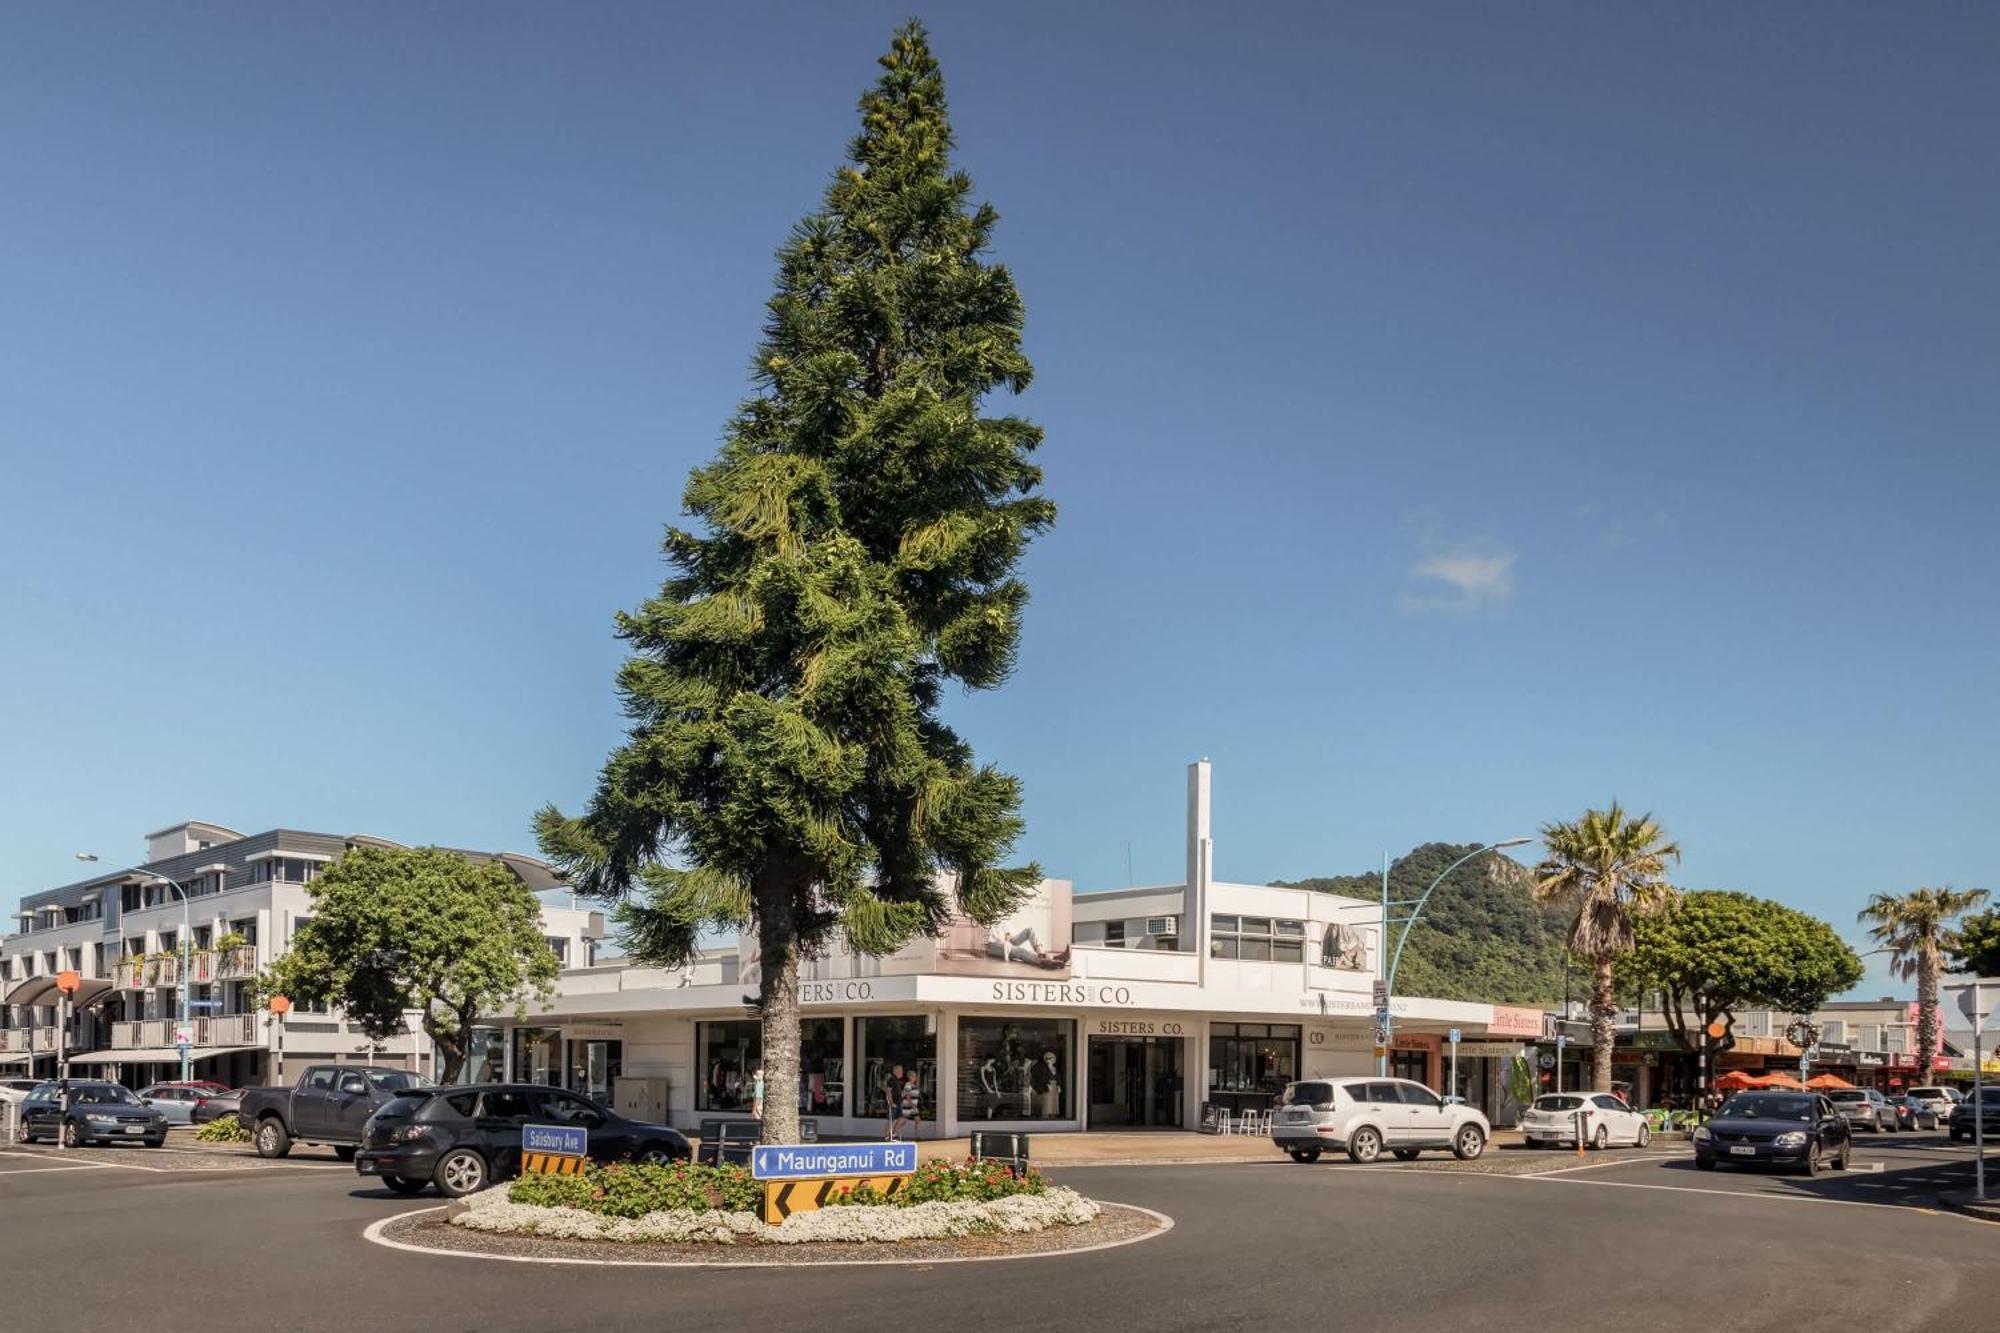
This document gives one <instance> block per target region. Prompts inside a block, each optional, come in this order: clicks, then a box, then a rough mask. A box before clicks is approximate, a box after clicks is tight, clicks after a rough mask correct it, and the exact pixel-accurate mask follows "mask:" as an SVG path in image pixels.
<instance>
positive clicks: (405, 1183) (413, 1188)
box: [382, 1176, 430, 1194]
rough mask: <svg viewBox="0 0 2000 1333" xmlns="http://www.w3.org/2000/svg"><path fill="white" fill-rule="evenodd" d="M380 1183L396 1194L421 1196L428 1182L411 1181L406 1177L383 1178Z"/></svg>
mask: <svg viewBox="0 0 2000 1333" xmlns="http://www.w3.org/2000/svg"><path fill="white" fill-rule="evenodd" d="M382 1183H383V1184H384V1185H387V1186H388V1187H389V1188H390V1189H392V1190H394V1191H395V1192H396V1193H398V1194H422V1193H423V1192H424V1188H425V1187H426V1186H428V1185H429V1184H430V1181H428V1180H412V1179H410V1177H408V1176H384V1177H382Z"/></svg>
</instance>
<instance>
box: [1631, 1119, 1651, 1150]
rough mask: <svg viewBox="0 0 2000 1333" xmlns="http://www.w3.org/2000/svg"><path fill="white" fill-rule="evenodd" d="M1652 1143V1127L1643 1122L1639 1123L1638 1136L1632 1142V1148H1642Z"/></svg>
mask: <svg viewBox="0 0 2000 1333" xmlns="http://www.w3.org/2000/svg"><path fill="white" fill-rule="evenodd" d="M1652 1141H1653V1127H1652V1126H1651V1125H1649V1124H1647V1123H1646V1122H1645V1121H1643V1120H1641V1121H1640V1122H1639V1136H1638V1137H1637V1138H1635V1139H1633V1140H1632V1146H1633V1147H1635V1148H1643V1147H1645V1146H1646V1145H1647V1144H1649V1143H1651V1142H1652Z"/></svg>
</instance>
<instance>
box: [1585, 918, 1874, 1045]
mask: <svg viewBox="0 0 2000 1333" xmlns="http://www.w3.org/2000/svg"><path fill="white" fill-rule="evenodd" d="M1632 940H1633V944H1632V952H1631V953H1629V954H1626V955H1625V956H1624V957H1623V958H1621V959H1619V960H1618V964H1617V975H1618V981H1619V984H1620V985H1621V987H1629V988H1631V989H1633V990H1636V991H1637V992H1639V993H1641V994H1644V995H1654V994H1658V995H1662V996H1664V998H1665V1001H1666V1003H1665V1009H1666V1020H1667V1027H1668V1029H1669V1030H1670V1031H1672V1032H1673V1034H1674V1038H1675V1040H1677V1041H1678V1042H1679V1043H1680V1044H1681V1047H1682V1049H1683V1050H1688V1051H1698V1052H1701V1053H1702V1054H1703V1056H1704V1058H1705V1059H1708V1060H1711V1061H1712V1060H1713V1058H1714V1056H1715V1055H1717V1054H1719V1053H1721V1052H1722V1051H1725V1050H1728V1049H1729V1048H1730V1047H1732V1046H1734V1045H1735V1044H1736V1035H1735V1032H1734V1018H1735V1015H1736V1013H1737V1011H1738V1010H1740V1009H1743V1008H1746V1007H1749V1006H1753V1005H1768V1006H1770V1007H1772V1008H1776V1009H1782V1010H1785V1011H1786V1012H1788V1013H1793V1014H1810V1013H1812V1012H1813V1011H1814V1010H1815V1009H1817V1008H1819V1007H1820V1006H1821V1005H1822V1004H1825V1003H1826V1000H1827V997H1828V996H1829V995H1835V994H1838V993H1839V992H1841V991H1844V990H1846V989H1847V988H1848V987H1849V986H1852V985H1855V984H1856V983H1857V982H1859V981H1860V980H1861V975H1862V968H1861V959H1860V958H1859V957H1858V956H1856V954H1855V952H1854V950H1853V949H1852V948H1850V947H1849V946H1848V944H1847V941H1845V940H1843V939H1841V938H1840V936H1839V935H1837V934H1836V933H1834V929H1833V927H1832V926H1829V925H1828V924H1827V923H1826V922H1824V921H1821V920H1820V919H1819V918H1818V917H1815V916H1809V915H1807V914H1806V913H1804V912H1800V911H1796V910H1794V909H1793V908H1790V907H1786V906H1784V905H1783V904H1782V903H1774V902H1770V901H1768V900H1766V899H1763V898H1753V897H1751V896H1750V895H1749V894H1747V893H1732V892H1729V891H1726V890H1716V889H1710V890H1702V891H1699V892H1695V893H1688V894H1683V895H1682V896H1681V897H1680V899H1679V901H1678V902H1676V903H1674V904H1673V905H1672V906H1670V907H1668V908H1667V909H1666V910H1665V911H1661V912H1655V913H1653V914H1651V915H1647V916H1641V917H1638V918H1637V919H1635V920H1634V921H1633V923H1632ZM1715 1023H1720V1024H1722V1025H1723V1029H1724V1034H1723V1036H1722V1037H1720V1038H1714V1037H1710V1036H1709V1035H1708V1028H1709V1026H1710V1025H1711V1024H1715ZM1711 1067H1712V1065H1711Z"/></svg>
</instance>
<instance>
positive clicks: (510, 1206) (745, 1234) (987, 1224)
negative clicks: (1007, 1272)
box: [451, 1185, 1102, 1245]
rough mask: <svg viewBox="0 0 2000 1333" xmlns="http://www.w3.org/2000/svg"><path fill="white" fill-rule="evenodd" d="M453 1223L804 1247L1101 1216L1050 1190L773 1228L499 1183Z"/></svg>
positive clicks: (832, 1212) (811, 1217)
mask: <svg viewBox="0 0 2000 1333" xmlns="http://www.w3.org/2000/svg"><path fill="white" fill-rule="evenodd" d="M464 1202H465V1205H466V1206H465V1207H464V1208H463V1209H461V1210H458V1211H457V1213H456V1215H455V1216H453V1217H452V1218H451V1224H452V1225H453V1226H459V1227H468V1228H470V1229H472V1230H474V1231H492V1232H500V1233H505V1234H509V1235H516V1236H547V1237H550V1238H551V1239H555V1240H608V1241H664V1242H670V1243H675V1244H689V1243H708V1244H715V1245H731V1244H735V1243H736V1242H738V1241H753V1242H765V1243H769V1244H774V1245H808V1244H816V1243H823V1242H828V1241H878V1242H879V1241H899V1240H945V1239H949V1238H951V1237H954V1236H975V1235H993V1234H996V1233H1008V1232H1013V1233H1019V1232H1027V1231H1044V1230H1047V1229H1048V1228H1049V1227H1056V1226H1080V1225H1082V1224H1083V1223H1085V1222H1089V1221H1091V1220H1093V1219H1094V1218H1096V1216H1097V1215H1098V1213H1099V1212H1100V1211H1102V1210H1101V1209H1099V1207H1098V1206H1097V1203H1096V1201H1095V1200H1092V1199H1086V1198H1084V1197H1083V1196H1082V1195H1081V1194H1078V1193H1077V1192H1076V1191H1075V1190H1073V1189H1069V1188H1067V1187H1065V1186H1061V1185H1052V1186H1050V1187H1049V1189H1048V1191H1047V1192H1046V1193H1043V1194H1015V1195H1011V1196H1009V1197H1007V1198H1005V1199H995V1200H993V1201H992V1202H990V1203H920V1204H916V1205H914V1206H912V1207H908V1208H890V1207H873V1208H870V1207H856V1206H846V1207H837V1208H822V1209H820V1210H818V1211H817V1212H810V1213H794V1214H792V1215H791V1216H790V1217H788V1218H786V1219H785V1220H784V1222H783V1223H781V1224H780V1225H778V1226H771V1225H769V1224H768V1223H766V1222H763V1221H761V1220H759V1218H758V1217H757V1215H756V1214H755V1213H740V1212H739V1213H717V1212H693V1211H690V1210H686V1209H676V1210H668V1211H661V1212H655V1213H647V1214H646V1215H645V1216H644V1217H605V1216H602V1215H601V1214H598V1213H592V1212H586V1211H584V1210H583V1209H581V1208H544V1207H542V1206H540V1205H538V1204H528V1203H514V1202H511V1201H510V1200H509V1199H508V1198H507V1189H506V1187H505V1186H500V1187H498V1188H495V1189H490V1190H486V1191H484V1192H482V1193H479V1194H474V1195H472V1196H471V1197H469V1198H467V1199H466V1200H465V1201H464Z"/></svg>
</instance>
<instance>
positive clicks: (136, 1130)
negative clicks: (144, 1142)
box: [125, 1125, 146, 1134]
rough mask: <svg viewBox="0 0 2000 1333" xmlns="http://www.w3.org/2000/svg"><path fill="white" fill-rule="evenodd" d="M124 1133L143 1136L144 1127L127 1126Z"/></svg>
mask: <svg viewBox="0 0 2000 1333" xmlns="http://www.w3.org/2000/svg"><path fill="white" fill-rule="evenodd" d="M125 1132H126V1133H127V1134H144V1133H145V1132H146V1127H145V1126H144V1125H127V1126H125Z"/></svg>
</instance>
